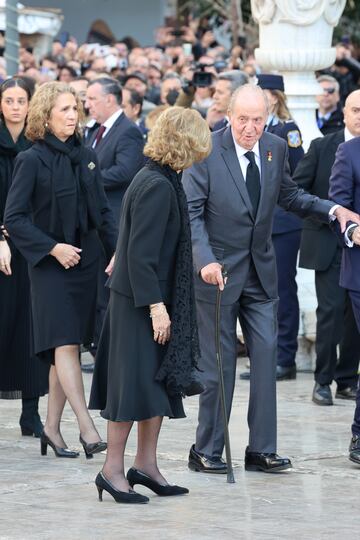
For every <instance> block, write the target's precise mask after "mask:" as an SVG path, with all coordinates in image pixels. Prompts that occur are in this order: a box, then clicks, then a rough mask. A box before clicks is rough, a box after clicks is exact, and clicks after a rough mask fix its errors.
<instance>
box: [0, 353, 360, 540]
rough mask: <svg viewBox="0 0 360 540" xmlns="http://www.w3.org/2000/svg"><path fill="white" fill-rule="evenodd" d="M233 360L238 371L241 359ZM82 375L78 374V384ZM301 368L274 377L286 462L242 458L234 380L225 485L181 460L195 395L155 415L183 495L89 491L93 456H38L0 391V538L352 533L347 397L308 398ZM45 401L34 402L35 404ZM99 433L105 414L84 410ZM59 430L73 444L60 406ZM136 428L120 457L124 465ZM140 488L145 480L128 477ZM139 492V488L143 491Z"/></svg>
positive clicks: (308, 383)
mask: <svg viewBox="0 0 360 540" xmlns="http://www.w3.org/2000/svg"><path fill="white" fill-rule="evenodd" d="M243 365H244V360H242V361H241V363H239V368H238V370H239V371H241V370H242V369H243ZM90 381H91V376H90V375H85V385H86V390H87V392H88V391H89V386H90ZM312 386H313V381H312V375H311V374H307V373H300V374H299V375H298V378H297V380H295V381H287V382H281V383H279V384H278V417H279V437H278V438H279V453H282V454H287V455H289V456H290V457H291V459H292V460H293V464H294V469H293V471H292V472H289V473H285V474H284V473H283V474H278V475H266V474H262V473H250V472H249V473H248V472H245V471H244V468H243V455H244V450H245V447H246V441H247V426H246V409H247V398H248V388H249V387H248V383H247V382H246V381H240V380H239V379H237V384H236V389H235V398H234V407H233V415H232V419H231V425H230V431H231V441H232V452H233V458H234V463H235V476H236V484H235V485H229V484H226V481H225V478H224V477H222V476H221V477H219V476H209V475H203V474H199V473H193V472H190V471H189V470H188V469H187V464H186V459H187V453H188V449H189V447H190V445H191V443H192V442H193V438H194V430H195V425H196V415H197V399H196V398H190V399H187V400H186V410H187V414H188V417H187V418H186V419H184V420H177V421H170V420H167V421H165V423H164V428H163V430H162V434H161V440H160V447H159V455H160V465H161V468H162V470H163V471H164V472H165V475H166V476H167V477H168V479H169V481H171V482H173V483H178V484H180V485H185V486H187V487H189V489H190V495H188V496H184V497H179V498H173V499H170V498H169V499H161V498H160V497H157V496H156V495H154V494H150V503H149V504H148V505H145V506H126V505H120V504H115V503H114V502H113V500H112V499H110V497H109V496H107V495H106V494H104V501H103V502H102V503H100V502H98V500H97V491H96V489H95V486H94V483H93V482H94V478H95V476H96V474H97V472H98V471H99V469H100V468H101V464H102V461H103V456H102V455H98V456H96V457H95V458H94V459H93V460H90V461H86V460H85V456H84V454H83V453H82V454H81V456H80V458H78V459H76V460H61V459H56V458H55V457H54V454H53V453H52V450H51V449H48V450H49V451H48V456H47V457H41V456H40V447H39V446H40V445H39V441H38V440H37V439H32V438H28V437H21V436H20V433H19V427H18V424H17V421H18V416H19V402H18V401H4V400H2V401H0V539H1V540H15V539H16V540H33V539H34V540H35V539H36V540H68V539H69V540H85V539H86V540H88V539H89V540H103V539H104V540H105V539H106V540H112V539H117V540H119V539H120V540H123V539H135V538H136V539H137V538H146V540H203V539H204V540H205V539H216V540H217V539H218V538H221V537H224V538H226V539H227V540H232V539H236V540H243V539H244V540H250V539H251V540H252V539H265V540H266V539H271V540H277V539H279V540H280V539H286V540H289V539H291V538H296V539H297V540H299V539H300V540H307V539H309V540H310V539H311V540H322V539H324V540H325V539H326V540H329V539H331V540H332V539H336V540H337V539H339V540H340V539H341V540H343V539H347V538H358V537H359V532H358V513H359V485H360V484H359V482H360V467H357V466H356V465H354V464H351V462H350V461H349V460H348V459H347V447H348V444H349V438H350V425H351V420H352V416H353V410H354V403H353V402H346V401H341V400H336V401H335V405H334V406H333V407H325V408H324V407H319V406H316V405H314V404H313V403H312V402H311V399H310V395H311V390H312ZM45 407H46V400H45V399H42V400H41V410H42V413H43V414H44V412H45ZM94 418H95V421H96V424H97V426H98V428H99V430H100V432H101V433H102V434H103V435H105V427H106V425H105V422H104V421H103V420H102V419H101V418H100V417H99V416H98V415H94ZM63 433H64V436H65V438H66V440H67V442H68V444H69V446H70V447H77V448H79V442H78V430H77V425H76V422H75V421H74V417H73V414H72V412H71V411H70V410H69V409H68V408H67V409H66V410H65V415H64V422H63ZM134 451H135V433H133V434H132V437H131V440H130V442H129V446H128V452H127V456H126V461H127V464H128V465H129V466H130V465H131V464H132V458H133V455H134ZM138 488H140V489H138V491H140V492H143V493H146V492H147V490H146V488H141V487H140V486H138ZM149 493H150V492H147V493H146V494H149Z"/></svg>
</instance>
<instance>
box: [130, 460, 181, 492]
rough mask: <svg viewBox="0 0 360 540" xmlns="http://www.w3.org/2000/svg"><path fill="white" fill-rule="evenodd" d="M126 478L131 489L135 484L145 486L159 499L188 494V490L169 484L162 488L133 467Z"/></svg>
mask: <svg viewBox="0 0 360 540" xmlns="http://www.w3.org/2000/svg"><path fill="white" fill-rule="evenodd" d="M126 478H127V481H128V482H129V484H130V486H131V487H133V486H134V485H135V484H140V485H141V486H145V487H147V488H149V489H151V491H153V492H154V493H156V495H159V496H160V497H170V496H172V495H186V493H189V490H188V489H187V488H185V487H181V486H175V485H170V484H166V485H165V486H163V485H161V484H159V482H156V480H153V479H152V478H151V477H150V476H148V475H147V474H145V473H143V472H142V471H139V470H138V469H135V467H131V469H129V470H128V473H127V475H126Z"/></svg>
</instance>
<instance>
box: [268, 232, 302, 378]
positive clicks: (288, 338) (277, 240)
mask: <svg viewBox="0 0 360 540" xmlns="http://www.w3.org/2000/svg"><path fill="white" fill-rule="evenodd" d="M300 239H301V230H297V231H290V232H285V233H283V234H273V235H272V242H273V245H274V249H275V254H276V265H277V272H278V293H279V307H278V326H279V330H278V351H277V363H278V365H279V366H282V367H290V366H295V356H296V352H297V348H298V333H299V301H298V296H297V283H296V263H297V255H298V251H299V247H300Z"/></svg>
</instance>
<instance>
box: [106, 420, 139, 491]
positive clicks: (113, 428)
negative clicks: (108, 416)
mask: <svg viewBox="0 0 360 540" xmlns="http://www.w3.org/2000/svg"><path fill="white" fill-rule="evenodd" d="M132 425H133V422H112V421H110V420H109V421H108V427H107V451H106V460H105V463H104V466H103V469H102V472H103V473H104V476H105V477H106V479H107V480H109V481H110V482H111V483H112V484H113V486H115V488H116V489H118V490H119V491H129V488H130V486H129V483H128V481H127V480H126V477H125V469H124V453H125V447H126V443H127V440H128V437H129V433H130V431H131V428H132Z"/></svg>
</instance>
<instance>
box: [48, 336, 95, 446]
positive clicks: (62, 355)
mask: <svg viewBox="0 0 360 540" xmlns="http://www.w3.org/2000/svg"><path fill="white" fill-rule="evenodd" d="M55 368H56V373H57V376H58V379H59V382H60V384H61V387H62V389H63V392H64V394H65V396H66V398H67V400H68V402H69V403H70V406H71V408H72V410H73V411H74V413H75V415H76V418H77V421H78V424H79V429H80V434H81V436H82V437H83V439H84V440H85V441H86V442H87V443H94V442H98V441H100V436H99V434H98V432H97V430H96V428H95V426H94V422H93V420H92V418H91V416H90V414H89V411H88V408H87V405H86V401H85V392H84V383H83V379H82V374H81V369H80V363H79V346H78V345H65V346H63V347H58V348H57V349H55Z"/></svg>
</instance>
